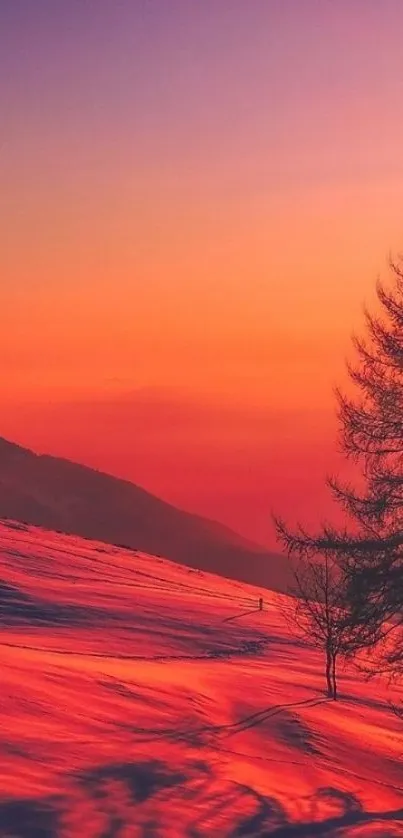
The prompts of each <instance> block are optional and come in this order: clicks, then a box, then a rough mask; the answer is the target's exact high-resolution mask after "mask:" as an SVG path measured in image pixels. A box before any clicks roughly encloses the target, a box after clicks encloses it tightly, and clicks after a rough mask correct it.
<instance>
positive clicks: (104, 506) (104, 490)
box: [0, 437, 289, 591]
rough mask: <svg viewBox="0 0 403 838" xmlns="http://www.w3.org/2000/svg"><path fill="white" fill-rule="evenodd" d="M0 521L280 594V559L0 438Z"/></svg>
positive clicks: (129, 487) (136, 491)
mask: <svg viewBox="0 0 403 838" xmlns="http://www.w3.org/2000/svg"><path fill="white" fill-rule="evenodd" d="M0 517H3V518H11V519H16V520H20V521H25V522H27V523H29V524H34V525H37V526H42V527H47V528H49V529H52V530H58V531H60V532H65V533H70V534H76V535H80V536H82V537H85V538H90V539H98V540H102V541H106V542H109V543H110V544H121V545H125V546H128V547H131V548H132V549H136V550H143V551H145V552H148V553H152V554H154V555H164V556H166V557H167V558H169V559H171V560H172V561H176V562H180V563H182V564H186V565H188V566H190V567H197V568H200V569H202V570H208V571H212V572H215V573H219V574H220V575H221V576H226V577H230V578H234V579H239V580H243V581H246V582H251V583H253V584H259V585H263V586H265V587H268V588H271V589H273V590H280V591H284V590H286V588H287V585H288V582H289V569H288V564H287V561H286V559H285V558H284V557H281V556H278V555H274V554H271V553H269V552H267V551H265V550H264V549H263V548H261V547H259V546H258V545H255V544H251V543H250V542H249V541H247V540H246V539H243V538H242V537H241V536H240V535H237V534H236V533H234V532H232V531H231V530H229V529H227V528H226V527H224V526H222V525H220V524H218V523H216V522H214V521H209V520H207V519H205V518H202V517H200V516H198V515H192V514H189V513H187V512H183V511H182V510H179V509H176V508H175V507H174V506H171V505H170V504H168V503H166V502H165V501H162V500H160V499H159V498H156V497H154V496H153V495H151V494H150V493H149V492H146V491H145V490H144V489H141V488H140V487H139V486H136V485H134V484H133V483H129V482H127V481H125V480H119V479H117V478H116V477H112V476H110V475H107V474H103V473H101V472H99V471H95V470H93V469H90V468H87V467H85V466H82V465H78V464H77V463H72V462H70V461H68V460H63V459H60V458H57V457H50V456H45V455H37V454H35V453H33V452H32V451H29V450H27V449H25V448H22V447H20V446H18V445H14V444H13V443H11V442H8V441H6V440H4V439H2V438H1V437H0Z"/></svg>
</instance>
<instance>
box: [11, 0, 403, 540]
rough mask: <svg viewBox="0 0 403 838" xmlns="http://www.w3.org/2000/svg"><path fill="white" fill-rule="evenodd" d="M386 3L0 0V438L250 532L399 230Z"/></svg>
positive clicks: (298, 485)
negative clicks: (94, 470)
mask: <svg viewBox="0 0 403 838" xmlns="http://www.w3.org/2000/svg"><path fill="white" fill-rule="evenodd" d="M402 41H403V4H402V2H401V0H337V2H335V0H68V2H66V0H35V2H32V0H2V1H1V3H0V65H1V72H0V97H1V156H0V166H1V190H0V214H1V219H0V229H1V239H2V245H1V248H0V276H1V285H0V305H1V329H0V359H1V381H2V389H1V400H2V404H1V410H0V435H2V436H6V437H7V438H9V439H12V440H14V441H16V442H19V443H21V444H24V445H28V446H31V447H33V448H34V449H35V450H38V451H41V452H47V453H54V454H57V455H63V456H68V457H70V458H74V459H76V460H79V461H82V462H84V463H87V464H89V465H92V466H96V467H97V468H101V469H104V470H107V471H110V472H112V473H114V474H116V475H118V476H122V477H126V478H129V479H131V480H133V481H134V482H137V483H139V484H140V485H143V486H144V487H146V488H148V489H149V490H151V491H153V492H154V493H156V494H159V495H161V496H162V497H164V498H165V499H167V500H170V501H171V502H173V503H175V504H177V505H180V506H181V507H183V508H186V509H189V510H192V511H197V512H200V513H202V514H205V515H208V516H210V517H213V518H216V519H218V520H221V521H223V522H225V523H226V524H229V525H230V526H232V527H233V528H235V529H237V530H239V531H240V532H242V533H244V534H246V535H247V536H249V537H251V538H253V539H255V540H259V541H261V542H265V543H268V544H270V545H271V546H273V545H274V538H273V532H272V527H271V523H270V511H271V509H272V508H273V507H274V508H275V509H276V510H278V511H280V512H282V513H283V514H284V515H285V516H287V517H289V518H290V519H291V520H295V518H300V519H302V520H304V521H308V522H313V521H315V520H316V519H317V518H318V516H319V517H320V516H323V515H324V514H327V512H328V511H329V501H328V498H327V493H326V491H325V489H324V487H323V476H324V474H325V473H326V472H327V471H329V470H331V469H332V468H333V467H334V465H335V431H336V424H335V417H334V411H335V404H334V398H333V388H334V386H335V385H336V384H337V383H342V382H343V380H344V359H345V357H346V355H348V353H349V352H350V335H351V332H352V331H353V330H359V329H360V326H361V322H362V313H361V310H362V304H363V303H364V302H368V303H370V302H371V300H372V299H373V296H374V283H375V281H376V278H377V276H378V274H379V273H381V274H382V275H386V263H387V258H388V255H389V253H390V252H392V253H394V254H396V252H398V251H399V250H402V249H403V234H402V229H401V228H402V205H403V201H402V199H403V153H402V149H403V115H402V101H403V51H402Z"/></svg>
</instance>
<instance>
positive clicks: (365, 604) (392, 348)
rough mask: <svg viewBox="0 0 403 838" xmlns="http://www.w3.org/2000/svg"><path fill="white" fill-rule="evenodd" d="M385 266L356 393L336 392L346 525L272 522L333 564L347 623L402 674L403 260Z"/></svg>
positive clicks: (283, 536) (333, 486) (337, 492)
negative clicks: (348, 473)
mask: <svg viewBox="0 0 403 838" xmlns="http://www.w3.org/2000/svg"><path fill="white" fill-rule="evenodd" d="M390 268H391V274H392V280H393V282H392V283H391V286H390V287H388V288H387V287H385V285H384V284H382V283H380V282H378V284H377V289H376V290H377V297H378V301H379V313H377V314H376V315H375V314H371V313H369V312H368V311H365V321H366V337H365V338H357V337H355V338H353V343H354V347H355V354H356V361H355V364H353V365H348V374H349V378H350V380H351V382H352V384H353V385H354V387H353V395H352V396H347V395H345V394H343V393H342V392H340V391H337V392H336V396H337V401H338V417H339V422H340V428H341V448H342V451H343V452H344V454H345V456H346V457H347V458H349V459H352V460H353V461H354V462H355V463H356V464H357V466H358V468H359V471H360V475H361V479H360V486H361V484H362V488H360V489H357V488H354V486H353V485H351V484H350V483H345V482H342V481H340V480H337V479H335V478H330V479H329V480H328V485H329V488H330V490H331V492H332V494H333V497H334V498H335V500H336V502H337V503H338V504H339V505H340V506H341V507H342V508H343V509H344V510H345V511H346V512H347V516H348V519H349V521H350V522H351V525H349V526H347V527H344V528H337V527H332V526H327V525H323V526H322V527H321V528H320V529H319V532H317V533H316V534H310V533H308V532H306V531H305V530H304V529H303V528H302V527H298V528H297V530H296V531H294V532H293V531H290V530H289V529H288V528H287V526H286V525H285V524H284V523H283V522H282V521H281V520H278V519H277V520H276V525H277V531H278V535H279V538H280V540H281V541H282V542H283V544H285V546H286V547H287V549H288V551H289V553H290V554H293V553H294V554H297V555H298V556H300V557H305V559H312V557H314V556H321V557H322V558H323V557H324V558H325V559H327V560H330V561H332V562H335V563H336V564H337V566H338V567H339V569H340V572H341V573H342V574H343V577H344V579H345V580H346V607H347V608H348V610H349V614H350V619H351V622H352V625H354V626H359V625H361V626H362V629H363V637H364V636H366V638H367V642H368V639H369V638H370V636H372V638H373V642H374V643H375V641H379V638H380V637H381V635H382V633H383V635H384V636H385V635H386V634H388V638H387V642H385V644H384V645H383V652H382V664H383V666H384V667H385V668H386V669H388V670H389V672H390V673H391V674H392V675H394V676H399V675H400V676H403V267H402V263H401V262H400V263H394V262H391V264H390ZM388 621H389V623H388V625H389V629H388V630H386V629H385V625H386V623H387V622H388Z"/></svg>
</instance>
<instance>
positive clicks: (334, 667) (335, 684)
mask: <svg viewBox="0 0 403 838" xmlns="http://www.w3.org/2000/svg"><path fill="white" fill-rule="evenodd" d="M336 657H337V655H336V654H335V653H333V655H332V684H333V700H334V701H337V678H336Z"/></svg>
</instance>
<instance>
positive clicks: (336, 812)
mask: <svg viewBox="0 0 403 838" xmlns="http://www.w3.org/2000/svg"><path fill="white" fill-rule="evenodd" d="M0 567H1V579H2V582H1V590H0V605H1V608H0V619H1V633H0V649H1V660H2V670H1V672H2V685H1V707H2V715H3V721H4V723H3V724H2V725H1V729H0V754H1V760H0V775H1V782H0V788H1V797H0V836H1V838H6V836H7V838H10V836H13V838H82V837H83V836H86V838H105V837H106V836H108V837H109V836H111V838H112V836H113V837H114V838H129V837H130V838H142V836H144V838H146V836H147V837H148V836H150V837H151V836H152V838H189V836H192V838H239V836H249V838H251V836H263V837H264V836H271V837H272V838H273V836H274V838H287V836H289V838H303V837H304V838H313V836H322V838H324V837H325V836H326V838H330V836H332V838H381V836H383V838H387V837H388V838H391V836H398V835H400V836H401V835H402V832H403V791H402V787H403V763H402V751H403V737H402V722H401V721H399V720H398V719H397V718H396V716H394V714H393V713H392V712H391V710H390V707H389V706H388V702H389V700H390V699H392V698H395V700H397V698H398V697H399V696H398V694H397V693H396V694H395V695H394V694H393V692H390V690H389V689H388V688H387V685H386V684H385V683H384V682H383V681H382V680H380V679H378V680H377V681H376V682H375V683H371V684H368V683H366V682H363V681H362V680H361V679H360V678H359V677H358V675H357V672H356V671H354V670H349V669H346V670H345V671H344V672H343V673H342V677H341V679H340V701H339V702H332V701H330V700H328V699H326V698H324V695H323V686H324V683H323V682H324V679H323V667H322V663H323V662H322V659H321V656H320V655H319V653H317V652H316V651H315V650H314V649H312V648H310V647H309V646H308V645H306V644H304V643H301V642H299V641H297V640H295V638H293V637H292V636H290V634H289V632H288V629H287V627H286V624H285V621H284V618H283V616H282V613H283V612H282V608H281V607H279V606H280V605H281V604H283V603H284V602H286V601H287V598H286V597H284V596H282V595H280V594H274V593H268V592H267V591H266V592H262V591H261V590H260V589H258V588H253V587H251V586H248V585H245V584H242V583H239V582H234V581H230V580H225V579H220V578H219V577H217V576H213V575H210V574H207V573H203V572H198V571H195V570H191V569H188V568H185V567H182V566H180V565H177V564H174V563H172V562H169V561H166V560H164V559H162V558H157V557H152V556H149V555H144V554H141V553H133V552H130V551H127V550H123V549H120V548H117V547H111V546H108V545H106V544H102V543H99V542H93V543H92V542H89V541H85V540H81V539H79V538H77V537H75V538H72V537H66V536H62V535H58V534H55V533H51V532H47V531H44V530H37V529H34V528H32V527H28V526H24V525H22V524H18V523H11V522H4V523H1V522H0ZM261 593H262V595H263V596H264V597H265V607H264V611H263V612H259V611H257V610H256V605H257V598H258V596H259V595H260V594H261Z"/></svg>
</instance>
